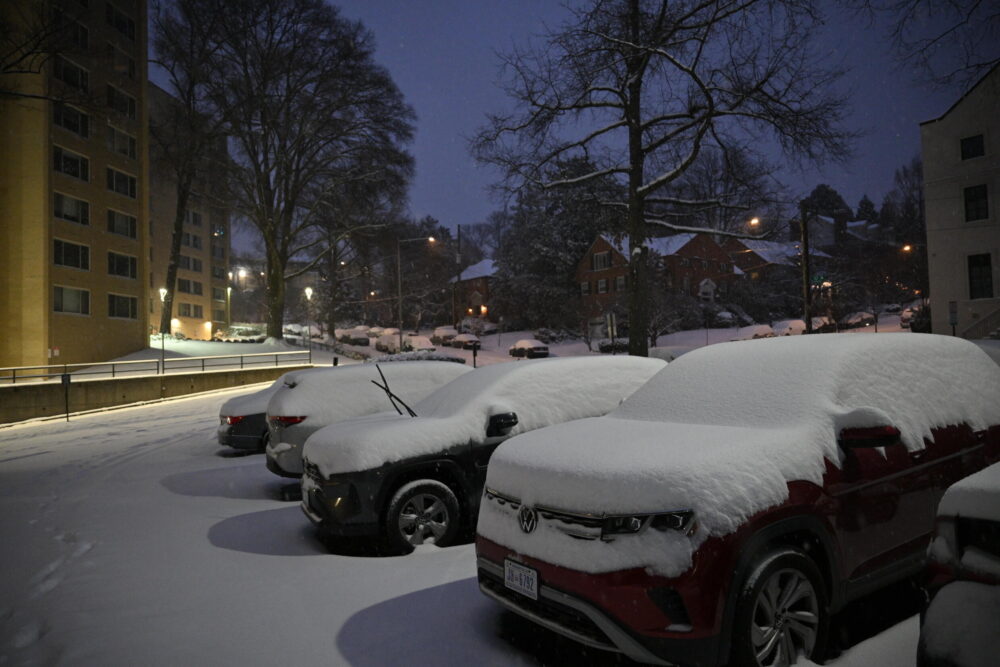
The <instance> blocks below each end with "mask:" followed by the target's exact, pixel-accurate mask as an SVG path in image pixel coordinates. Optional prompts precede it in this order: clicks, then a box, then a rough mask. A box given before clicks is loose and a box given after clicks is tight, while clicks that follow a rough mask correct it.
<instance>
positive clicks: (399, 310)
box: [396, 236, 435, 352]
mask: <svg viewBox="0 0 1000 667" xmlns="http://www.w3.org/2000/svg"><path fill="white" fill-rule="evenodd" d="M434 240H435V239H434V237H433V236H426V237H425V236H420V237H417V238H414V239H396V325H397V326H398V327H399V350H398V351H399V352H402V351H403V262H402V260H401V257H402V251H401V248H402V246H403V244H404V243H412V242H415V241H427V242H428V243H434Z"/></svg>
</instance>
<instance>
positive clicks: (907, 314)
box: [899, 306, 920, 329]
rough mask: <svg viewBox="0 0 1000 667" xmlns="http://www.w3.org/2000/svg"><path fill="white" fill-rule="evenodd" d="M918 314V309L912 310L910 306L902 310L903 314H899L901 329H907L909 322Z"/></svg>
mask: <svg viewBox="0 0 1000 667" xmlns="http://www.w3.org/2000/svg"><path fill="white" fill-rule="evenodd" d="M918 312H920V308H914V307H912V306H911V307H909V308H904V309H903V312H901V313H900V314H899V326H901V327H903V328H904V329H909V328H910V322H912V321H913V318H914V316H915V315H916V314H917V313H918Z"/></svg>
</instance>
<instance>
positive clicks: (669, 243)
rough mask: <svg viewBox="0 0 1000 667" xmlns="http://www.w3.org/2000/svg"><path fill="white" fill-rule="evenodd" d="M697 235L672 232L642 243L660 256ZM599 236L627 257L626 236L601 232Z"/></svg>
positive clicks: (665, 255)
mask: <svg viewBox="0 0 1000 667" xmlns="http://www.w3.org/2000/svg"><path fill="white" fill-rule="evenodd" d="M695 236H697V235H696V234H694V233H685V234H674V235H673V236H659V237H656V238H649V239H646V241H645V243H643V245H644V246H645V247H647V248H649V249H650V250H652V251H653V252H655V253H656V254H658V255H659V256H660V257H667V256H669V255H673V254H674V253H676V252H677V251H678V250H680V249H681V248H683V247H684V246H686V245H687V244H688V243H690V242H691V239H693V238H694V237H695ZM601 238H603V239H604V240H605V241H607V242H608V243H609V244H610V245H611V247H613V248H614V249H615V250H617V251H618V252H620V253H621V254H622V255H624V256H625V258H626V259H627V258H628V256H629V247H630V246H629V240H628V237H627V236H621V237H615V236H611V235H609V234H602V235H601Z"/></svg>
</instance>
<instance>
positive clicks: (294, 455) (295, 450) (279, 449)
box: [264, 439, 302, 478]
mask: <svg viewBox="0 0 1000 667" xmlns="http://www.w3.org/2000/svg"><path fill="white" fill-rule="evenodd" d="M264 455H265V456H266V457H267V469H268V470H270V471H271V472H273V473H274V474H275V475H280V476H281V477H294V478H299V477H302V446H301V445H292V444H289V443H287V442H275V441H274V440H273V439H272V440H271V442H269V443H268V445H267V448H266V449H265V450H264Z"/></svg>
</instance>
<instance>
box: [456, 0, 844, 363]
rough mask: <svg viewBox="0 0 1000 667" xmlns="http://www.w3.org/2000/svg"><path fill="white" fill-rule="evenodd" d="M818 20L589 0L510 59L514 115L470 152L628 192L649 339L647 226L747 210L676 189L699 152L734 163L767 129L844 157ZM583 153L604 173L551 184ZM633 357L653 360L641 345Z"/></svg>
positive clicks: (721, 4) (759, 7)
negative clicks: (560, 168) (819, 58)
mask: <svg viewBox="0 0 1000 667" xmlns="http://www.w3.org/2000/svg"><path fill="white" fill-rule="evenodd" d="M819 20H820V17H819V16H818V13H817V11H816V7H815V3H814V2H811V1H810V0H785V1H781V0H770V1H767V0H681V1H670V2H668V1H667V0H590V2H588V3H587V6H586V7H585V8H583V9H579V10H573V11H572V18H571V20H570V21H569V22H568V23H567V24H566V25H564V26H563V27H562V28H560V29H558V30H555V31H552V32H550V33H549V34H548V35H547V42H546V44H545V45H544V47H542V48H538V49H535V50H519V51H515V52H514V53H513V54H511V55H510V56H508V57H507V58H506V63H505V64H506V70H507V74H508V75H509V84H508V86H507V92H508V94H509V95H510V96H511V97H512V98H513V99H514V100H515V102H516V104H517V109H516V111H515V112H514V113H513V114H512V115H507V116H493V117H491V119H490V123H489V126H488V127H487V128H486V129H484V130H482V131H481V132H480V133H479V135H478V136H477V137H476V138H475V140H474V143H473V148H474V151H475V153H476V154H477V156H478V157H479V158H480V159H482V160H484V161H488V162H491V163H494V164H497V165H499V166H501V167H502V168H503V169H504V170H505V171H506V173H507V176H508V178H509V179H510V181H511V182H513V183H540V184H542V186H543V187H548V188H552V187H559V186H565V185H571V184H580V183H585V182H587V181H589V180H592V179H597V178H602V177H609V176H610V177H613V178H615V179H618V180H619V181H620V182H622V183H623V184H624V185H625V189H626V192H627V196H626V198H625V199H624V200H623V201H617V202H608V203H609V204H614V205H617V206H620V207H622V208H623V209H624V210H625V211H627V231H628V236H629V241H630V243H629V245H630V247H631V248H634V249H635V251H634V252H633V254H632V256H631V257H630V262H629V278H630V281H629V284H630V285H631V286H632V287H631V289H630V292H629V326H630V329H631V330H634V331H639V332H644V331H646V330H647V329H648V291H649V286H648V282H649V275H648V268H647V267H648V262H647V261H645V259H646V256H647V255H648V250H647V249H646V247H645V245H644V242H645V240H646V239H647V238H648V237H649V236H650V228H651V227H658V228H659V230H660V232H661V233H663V232H668V233H669V232H676V231H688V230H689V227H687V226H685V225H683V224H678V223H677V222H675V219H676V216H677V214H679V213H684V212H685V211H688V210H690V209H691V208H703V207H705V206H707V205H715V206H723V207H725V206H736V205H742V204H739V203H736V202H728V201H711V200H696V201H691V200H688V199H685V198H682V197H676V196H673V195H671V194H670V193H669V188H670V186H671V185H673V184H675V183H676V182H677V181H678V180H679V179H681V177H682V176H683V175H684V174H685V173H686V172H687V170H688V169H689V168H690V167H691V166H692V165H693V164H694V163H695V161H696V160H697V159H698V156H699V155H700V154H701V153H702V151H703V150H705V149H706V148H707V147H709V146H711V147H713V148H714V149H715V150H718V151H720V152H721V153H722V154H723V155H728V154H729V153H730V152H731V151H733V150H737V149H745V148H746V145H745V144H746V143H748V142H749V141H751V140H753V141H757V140H759V137H760V135H761V134H763V133H764V132H768V131H769V132H770V133H772V134H773V136H774V137H775V139H776V140H777V142H778V143H779V144H780V146H781V147H782V148H783V149H785V151H786V152H787V153H789V154H793V155H795V156H798V157H800V158H805V159H810V160H816V161H820V160H823V159H827V158H834V159H839V158H844V157H846V155H847V153H848V143H849V139H850V138H851V137H850V135H849V134H848V133H846V132H845V131H844V130H842V129H840V124H841V121H842V120H843V114H844V104H845V102H844V100H843V99H842V98H839V97H837V96H835V94H834V91H833V90H832V88H831V85H832V84H833V83H834V82H835V81H836V80H837V79H838V77H839V74H840V73H839V72H837V71H835V70H831V69H826V68H824V67H823V66H821V65H819V64H817V62H816V61H815V60H814V59H813V58H812V57H811V55H810V53H809V46H810V43H811V42H812V41H813V38H814V34H813V33H814V28H815V27H816V26H817V25H818V22H819ZM575 156H582V157H584V158H586V159H587V160H589V161H590V162H591V163H592V164H594V165H595V168H594V169H593V170H592V171H591V172H589V173H587V174H583V175H581V176H577V177H574V178H572V179H563V180H555V181H546V180H545V179H544V174H545V167H546V165H549V164H551V163H553V162H555V161H559V160H566V159H569V158H571V157H575ZM698 231H704V229H698ZM712 231H716V230H712ZM730 234H731V233H730ZM629 351H630V353H632V354H636V355H643V356H644V355H646V353H647V346H646V339H645V336H632V337H631V338H630V346H629Z"/></svg>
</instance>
